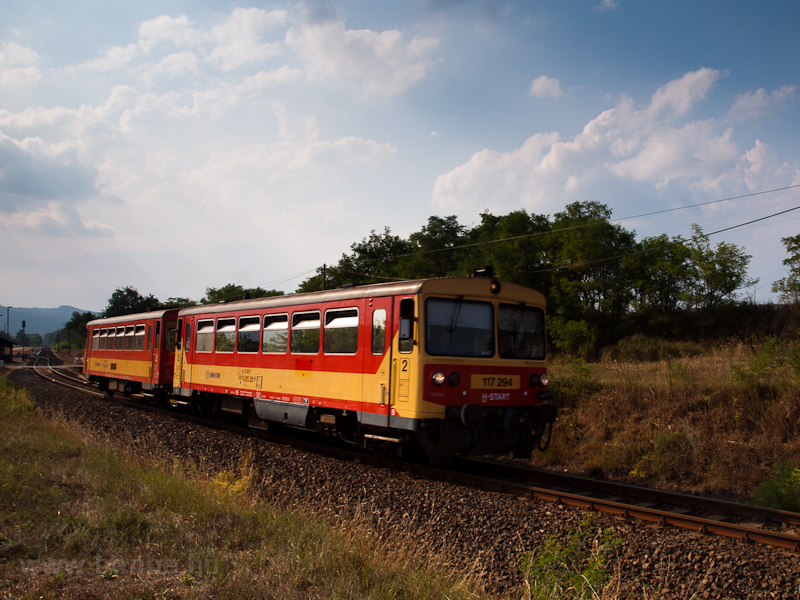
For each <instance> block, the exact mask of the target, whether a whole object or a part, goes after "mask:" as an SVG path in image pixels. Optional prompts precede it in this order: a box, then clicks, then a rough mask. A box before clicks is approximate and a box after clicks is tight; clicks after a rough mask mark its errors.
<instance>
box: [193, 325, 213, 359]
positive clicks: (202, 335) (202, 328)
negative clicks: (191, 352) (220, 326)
mask: <svg viewBox="0 0 800 600" xmlns="http://www.w3.org/2000/svg"><path fill="white" fill-rule="evenodd" d="M213 350H214V320H213V319H209V320H207V321H198V322H197V343H196V345H195V352H211V351H213Z"/></svg>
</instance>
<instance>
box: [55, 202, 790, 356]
mask: <svg viewBox="0 0 800 600" xmlns="http://www.w3.org/2000/svg"><path fill="white" fill-rule="evenodd" d="M782 241H783V243H784V246H785V247H786V249H787V251H788V252H789V253H790V257H789V258H787V259H786V260H784V261H783V262H784V265H786V266H787V269H788V271H789V275H788V276H787V277H786V278H784V279H781V280H780V281H777V282H775V284H773V288H772V289H773V292H775V293H776V294H778V295H779V298H780V299H781V301H782V302H787V303H797V302H798V300H800V235H797V236H794V237H790V238H784V239H783V240H782ZM750 259H751V256H750V255H749V254H747V253H746V251H745V249H744V248H742V247H739V246H737V245H735V244H730V243H728V242H719V243H717V244H712V243H711V241H710V239H709V237H708V236H707V235H705V234H704V233H703V230H702V229H701V228H700V227H699V226H698V225H693V226H692V234H691V235H690V236H689V237H687V238H684V237H682V236H674V237H669V236H667V235H659V236H653V237H645V238H643V239H641V240H638V241H637V239H636V233H635V231H633V230H629V229H626V228H624V227H622V226H621V225H619V224H616V223H613V222H612V221H611V209H610V208H609V207H608V206H606V205H605V204H602V203H599V202H575V203H572V204H569V205H568V206H566V207H565V208H564V210H563V211H561V212H557V213H555V214H554V215H553V216H552V217H551V216H549V215H539V214H534V213H529V212H527V211H525V210H516V211H512V212H510V213H508V214H506V215H499V216H498V215H493V214H491V213H490V212H488V211H486V212H483V213H482V214H481V215H480V222H479V223H477V224H476V225H474V226H471V227H468V226H465V225H462V224H461V223H459V222H458V219H457V217H455V216H447V217H438V216H431V217H429V218H428V221H427V223H426V224H425V225H423V226H422V227H421V228H420V229H419V231H415V232H413V233H411V234H410V235H409V236H408V237H407V238H403V237H400V236H397V235H394V234H392V232H391V229H390V228H389V227H385V228H384V230H383V231H382V232H380V233H377V232H376V231H374V230H373V231H372V232H371V233H370V235H369V236H368V237H366V238H364V239H363V240H361V241H360V242H355V243H353V244H352V245H351V247H350V252H348V253H345V254H343V255H342V256H341V258H340V259H339V261H338V262H337V263H336V264H332V265H326V266H324V267H320V268H319V269H317V273H316V274H315V275H314V276H312V277H309V278H308V279H306V280H305V281H303V282H302V283H301V284H300V285H299V287H298V289H297V290H296V291H297V292H310V291H317V290H321V289H332V288H337V287H342V286H344V285H352V284H355V285H359V284H366V283H378V282H385V281H396V280H404V279H422V278H429V277H450V276H467V275H470V274H472V273H473V272H475V271H477V270H482V269H488V270H489V271H491V272H493V274H494V275H495V276H496V277H498V278H500V279H503V280H507V281H513V282H515V283H518V284H521V285H524V286H527V287H530V288H533V289H536V290H538V291H540V292H542V293H543V294H544V295H545V296H546V298H547V302H548V329H549V333H550V341H551V342H552V343H553V344H554V345H555V346H556V347H557V348H559V349H561V350H563V351H566V352H569V353H573V354H583V355H587V356H590V355H591V354H592V352H596V351H597V350H598V349H599V348H602V347H605V346H609V345H612V344H614V343H616V342H617V341H619V340H620V339H622V338H624V337H626V336H630V335H633V334H642V333H643V334H646V335H654V336H660V337H666V338H675V339H678V338H680V339H685V338H689V339H702V338H706V337H713V336H717V337H718V336H722V335H731V334H732V332H733V333H735V332H734V330H733V329H732V327H734V324H737V323H743V322H744V321H743V319H742V315H741V312H742V310H746V309H747V308H748V307H750V308H752V307H753V305H754V301H753V298H752V296H751V297H748V296H747V294H746V290H747V288H753V287H754V286H755V285H756V283H757V282H758V280H757V279H753V278H751V277H750V276H749V275H748V266H749V263H750ZM282 294H283V292H281V291H278V290H265V289H262V288H260V287H256V288H244V287H242V286H240V285H237V284H228V285H225V286H222V287H220V288H211V287H210V288H206V294H205V296H204V297H203V298H201V299H200V300H199V301H195V300H192V299H190V298H177V297H171V298H168V299H167V300H166V301H165V302H161V301H160V300H158V299H157V298H155V297H154V296H153V295H152V294H149V295H142V294H140V293H139V292H138V290H136V288H133V287H124V288H118V289H116V290H115V291H114V293H113V294H112V295H111V298H109V301H108V305H107V307H106V308H105V310H104V311H103V312H102V313H101V315H100V316H105V317H113V316H118V315H125V314H133V313H138V312H147V311H150V310H158V309H165V308H184V307H187V306H195V305H198V304H216V303H218V302H221V301H232V300H241V299H243V298H263V297H267V296H277V295H282ZM737 311H738V312H737ZM93 318H96V316H95V315H93V314H92V313H88V312H87V313H78V312H76V313H73V316H72V319H70V321H69V322H68V323H67V324H66V325H65V331H66V332H69V335H70V336H72V338H73V339H79V340H80V341H81V343H82V342H83V336H84V332H85V326H86V322H88V321H89V320H91V319H93ZM751 320H752V318H751ZM48 335H53V334H48ZM62 335H63V334H62ZM46 338H47V336H46ZM45 341H46V342H47V341H48V340H47V339H45Z"/></svg>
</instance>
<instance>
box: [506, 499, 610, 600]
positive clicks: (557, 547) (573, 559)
mask: <svg viewBox="0 0 800 600" xmlns="http://www.w3.org/2000/svg"><path fill="white" fill-rule="evenodd" d="M594 520H595V515H593V514H591V513H590V514H588V515H586V517H585V518H584V519H583V520H582V521H581V523H580V525H578V527H576V528H572V529H570V530H569V533H568V534H567V539H566V541H565V542H563V543H562V541H561V539H560V538H558V537H556V536H547V537H546V538H545V543H544V548H542V549H541V550H539V551H537V552H532V553H529V554H525V555H524V556H523V557H522V560H521V574H522V578H523V581H524V582H525V585H526V586H527V588H528V590H529V591H530V598H536V599H540V600H544V599H555V598H559V599H563V598H575V599H583V598H598V597H601V594H602V591H603V590H604V589H605V588H606V586H607V585H608V584H609V582H610V580H611V573H610V572H609V570H608V565H607V562H608V558H609V555H611V554H613V552H614V551H615V550H616V549H617V548H618V547H619V546H620V544H621V543H622V540H621V539H619V538H617V537H615V536H614V535H613V531H612V529H611V528H608V529H605V530H601V531H599V532H596V531H595V530H594V529H593V528H592V523H593V522H594ZM595 534H597V535H595Z"/></svg>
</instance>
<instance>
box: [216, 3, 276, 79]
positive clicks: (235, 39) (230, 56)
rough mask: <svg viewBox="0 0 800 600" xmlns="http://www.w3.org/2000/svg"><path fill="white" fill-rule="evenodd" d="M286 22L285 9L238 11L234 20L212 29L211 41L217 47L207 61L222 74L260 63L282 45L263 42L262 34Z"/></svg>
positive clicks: (240, 9) (238, 9) (236, 10)
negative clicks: (247, 64)
mask: <svg viewBox="0 0 800 600" xmlns="http://www.w3.org/2000/svg"><path fill="white" fill-rule="evenodd" d="M285 20H286V11H285V10H273V11H270V12H267V11H264V10H261V9H258V8H248V9H245V8H235V9H234V10H233V13H231V15H230V17H228V19H227V20H226V21H225V22H224V23H221V24H219V25H215V26H214V27H213V28H212V29H211V33H210V35H209V38H210V39H211V40H212V41H213V42H214V43H215V44H216V47H215V48H214V49H213V50H212V51H211V54H209V56H208V58H207V60H208V62H210V63H212V64H214V65H217V66H218V67H219V68H220V69H221V70H222V71H230V70H233V69H236V68H237V67H240V66H242V65H244V64H246V63H249V62H258V61H262V60H264V59H266V58H270V57H272V56H276V55H277V54H279V53H280V51H281V44H280V42H267V43H263V42H262V41H261V34H262V31H263V30H265V29H268V28H270V27H275V26H276V25H281V24H283V22H284V21H285Z"/></svg>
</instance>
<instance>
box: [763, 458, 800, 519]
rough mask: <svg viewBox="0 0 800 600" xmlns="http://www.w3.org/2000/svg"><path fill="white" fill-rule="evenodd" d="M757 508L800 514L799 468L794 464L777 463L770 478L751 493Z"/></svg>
mask: <svg viewBox="0 0 800 600" xmlns="http://www.w3.org/2000/svg"><path fill="white" fill-rule="evenodd" d="M753 499H754V500H755V503H756V504H758V505H759V506H766V507H768V508H774V509H777V510H789V511H792V512H800V467H798V465H797V464H796V463H791V464H790V463H778V464H777V465H775V468H774V470H773V471H772V476H771V477H770V478H769V479H767V480H766V481H764V482H763V483H762V484H761V485H759V486H758V487H757V488H756V490H755V492H753Z"/></svg>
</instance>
